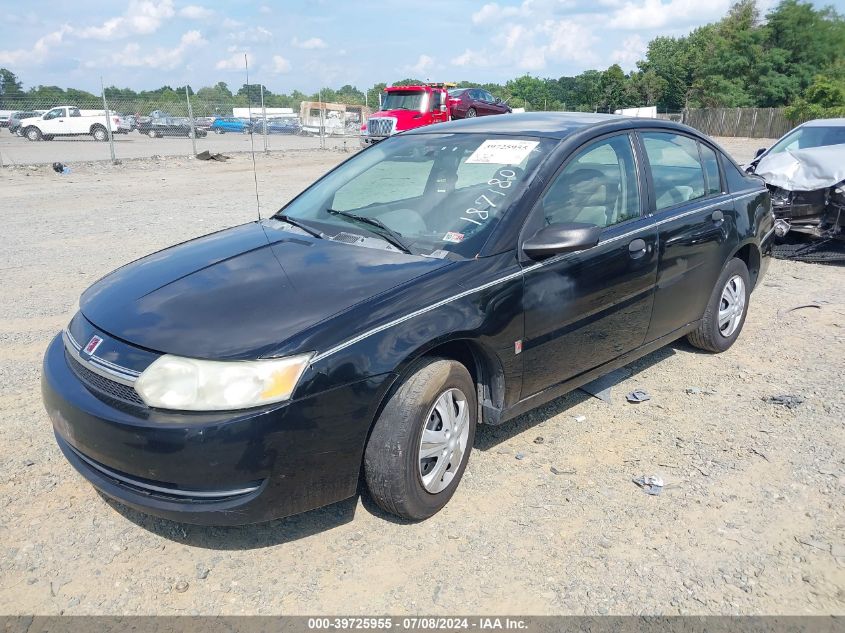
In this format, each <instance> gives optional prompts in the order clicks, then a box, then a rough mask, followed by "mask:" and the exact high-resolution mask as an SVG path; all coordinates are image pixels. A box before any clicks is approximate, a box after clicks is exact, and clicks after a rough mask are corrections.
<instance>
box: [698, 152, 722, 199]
mask: <svg viewBox="0 0 845 633" xmlns="http://www.w3.org/2000/svg"><path fill="white" fill-rule="evenodd" d="M699 147H700V148H701V163H702V164H703V165H704V174H705V176H706V177H707V194H708V195H710V194H713V193H722V180H721V177H720V175H719V161H718V160H717V159H716V152H714V151H713V150H712V149H710V148H709V147H707V146H706V145H704V144H701V143H699Z"/></svg>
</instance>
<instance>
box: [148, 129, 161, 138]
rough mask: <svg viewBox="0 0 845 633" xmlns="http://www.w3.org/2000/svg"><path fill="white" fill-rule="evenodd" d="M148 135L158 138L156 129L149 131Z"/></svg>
mask: <svg viewBox="0 0 845 633" xmlns="http://www.w3.org/2000/svg"><path fill="white" fill-rule="evenodd" d="M147 136H149V137H150V138H156V137H157V136H158V132H156V131H155V130H150V131H149V132H147Z"/></svg>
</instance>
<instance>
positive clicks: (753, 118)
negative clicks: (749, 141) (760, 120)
mask: <svg viewBox="0 0 845 633" xmlns="http://www.w3.org/2000/svg"><path fill="white" fill-rule="evenodd" d="M756 124H757V108H754V116H753V117H751V129H750V130H749V132H748V134H746V136H749V137H753V136H754V126H755V125H756Z"/></svg>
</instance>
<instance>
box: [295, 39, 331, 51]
mask: <svg viewBox="0 0 845 633" xmlns="http://www.w3.org/2000/svg"><path fill="white" fill-rule="evenodd" d="M290 44H291V46H295V47H296V48H304V49H305V50H315V49H318V48H326V47H328V44H326V43H325V42H324V41H323V40H321V39H320V38H319V37H311V38H309V39H307V40H300V39H299V38H298V37H295V38H293V39H292V40H291V42H290Z"/></svg>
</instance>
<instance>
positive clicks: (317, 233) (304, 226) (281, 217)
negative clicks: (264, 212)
mask: <svg viewBox="0 0 845 633" xmlns="http://www.w3.org/2000/svg"><path fill="white" fill-rule="evenodd" d="M273 217H274V218H276V219H277V220H281V221H282V222H287V223H288V224H292V225H294V226H295V227H298V228H300V229H302V230H303V231H305V232H306V233H308V234H309V235H313V236H314V237H319V238H320V239H323V233H322V231H318V230H317V229H315V228H312V227H310V226H308V225H307V224H305V223H303V222H301V221H300V220H296V219H294V218H292V217H290V216H289V215H285V214H284V213H277V214H276V215H274V216H273Z"/></svg>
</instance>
